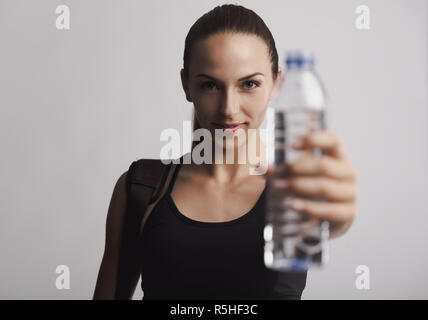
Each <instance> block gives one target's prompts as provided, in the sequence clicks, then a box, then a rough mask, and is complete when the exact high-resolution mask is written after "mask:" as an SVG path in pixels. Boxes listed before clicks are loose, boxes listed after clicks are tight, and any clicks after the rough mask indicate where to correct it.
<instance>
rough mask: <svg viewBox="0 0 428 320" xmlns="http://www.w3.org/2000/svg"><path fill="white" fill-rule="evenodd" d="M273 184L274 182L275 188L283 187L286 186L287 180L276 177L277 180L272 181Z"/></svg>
mask: <svg viewBox="0 0 428 320" xmlns="http://www.w3.org/2000/svg"><path fill="white" fill-rule="evenodd" d="M273 184H274V186H275V187H276V188H279V189H283V188H287V187H288V182H287V181H286V180H280V179H277V180H275V181H274V183H273Z"/></svg>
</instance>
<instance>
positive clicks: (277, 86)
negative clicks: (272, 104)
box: [270, 67, 285, 101]
mask: <svg viewBox="0 0 428 320" xmlns="http://www.w3.org/2000/svg"><path fill="white" fill-rule="evenodd" d="M284 76H285V75H284ZM284 79H285V78H284V77H283V74H282V68H281V67H278V74H277V77H276V79H275V81H274V83H273V88H272V92H271V95H270V100H271V101H273V100H275V99H276V98H278V95H279V94H280V92H281V89H282V85H283V84H284Z"/></svg>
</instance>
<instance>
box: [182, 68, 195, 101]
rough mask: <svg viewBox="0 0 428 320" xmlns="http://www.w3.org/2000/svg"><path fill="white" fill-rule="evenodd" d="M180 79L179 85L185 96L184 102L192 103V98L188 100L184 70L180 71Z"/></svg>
mask: <svg viewBox="0 0 428 320" xmlns="http://www.w3.org/2000/svg"><path fill="white" fill-rule="evenodd" d="M180 77H181V85H182V87H183V90H184V93H185V95H186V100H187V101H189V102H192V98H190V92H189V84H188V81H187V79H186V77H185V76H184V69H181V71H180Z"/></svg>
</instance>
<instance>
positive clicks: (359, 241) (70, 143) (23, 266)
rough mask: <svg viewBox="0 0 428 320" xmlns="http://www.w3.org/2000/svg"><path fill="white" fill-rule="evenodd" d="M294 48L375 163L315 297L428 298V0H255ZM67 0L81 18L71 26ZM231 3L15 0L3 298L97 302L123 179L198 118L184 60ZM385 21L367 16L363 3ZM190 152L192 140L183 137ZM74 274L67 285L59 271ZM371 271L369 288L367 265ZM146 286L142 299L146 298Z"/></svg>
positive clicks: (5, 7) (0, 236)
mask: <svg viewBox="0 0 428 320" xmlns="http://www.w3.org/2000/svg"><path fill="white" fill-rule="evenodd" d="M237 3H239V4H242V5H244V6H247V7H248V8H250V9H253V10H254V11H255V12H257V13H258V14H259V15H260V16H261V17H262V18H263V19H264V21H265V22H266V24H267V25H268V27H269V28H270V29H271V31H272V33H273V35H274V37H275V39H276V43H277V48H278V51H279V54H280V57H281V60H282V59H283V57H284V52H285V50H287V49H293V48H302V47H303V48H312V49H313V50H314V51H315V53H316V57H317V61H318V71H319V72H320V74H321V76H322V78H323V79H324V81H325V83H326V85H327V87H328V90H329V93H330V96H331V101H330V104H329V110H330V111H329V118H328V120H329V125H330V129H331V130H332V131H335V132H336V133H338V134H339V135H340V136H341V137H342V139H343V141H344V143H345V146H346V149H347V150H348V152H349V153H350V155H351V157H352V162H353V165H354V166H355V167H356V169H357V170H358V172H359V174H360V179H359V181H358V188H359V199H358V213H357V217H356V220H355V223H354V225H353V226H352V228H351V229H350V230H349V231H348V232H347V233H346V234H345V235H343V236H342V237H340V238H338V239H334V240H333V241H332V242H331V248H332V250H331V255H332V259H331V262H330V264H329V265H328V267H327V268H325V269H323V270H311V271H310V272H309V274H308V281H307V286H306V289H305V291H304V293H303V296H302V298H303V299H333V298H336V299H383V298H387V299H399V298H403V299H408V298H415V299H426V298H428V277H426V271H427V270H428V258H427V252H428V250H427V249H428V233H427V232H426V229H427V228H426V226H427V223H428V215H427V214H428V210H427V204H426V200H427V195H428V194H427V193H428V191H427V190H428V188H427V187H428V184H427V180H428V173H427V163H428V162H427V155H428V152H427V146H428V143H427V138H428V133H427V120H428V115H427V111H428V108H427V1H424V0H411V1H408V0H394V1H391V0H388V1H387V0H383V1H380V0H376V1H375V0H368V1H367V0H365V1H363V2H362V1H353V0H349V1H343V0H335V1H332V0H331V1H317V0H313V1H308V0H306V1H302V0H298V1H297V0H296V1H283V0H282V1H266V0H265V1H262V2H261V1H239V2H237ZM60 4H66V5H68V6H69V8H70V11H71V30H69V31H59V30H57V29H56V28H55V19H56V14H55V8H56V6H57V5H60ZM219 4H223V2H219V1H183V0H181V1H105V0H102V1H101V0H98V1H95V0H93V1H83V0H80V1H77V0H73V1H71V0H62V1H54V0H52V1H30V0H28V1H17V0H13V1H12V0H10V1H4V0H2V1H0V39H1V44H0V46H1V49H0V112H1V114H0V145H1V157H0V159H1V160H0V161H1V166H0V188H1V189H0V195H1V203H0V212H1V223H0V254H1V263H0V282H1V285H0V298H2V299H91V298H92V294H93V290H94V288H95V283H96V277H97V273H98V268H99V265H100V262H101V258H102V253H103V249H104V240H105V219H106V214H107V208H108V204H109V201H110V197H111V193H112V190H113V187H114V184H115V182H116V180H117V178H118V177H119V176H120V175H121V174H122V173H123V172H124V171H125V170H127V169H128V166H129V164H130V163H131V162H132V161H133V160H136V159H139V158H142V157H159V150H160V148H161V147H162V146H163V145H164V143H165V142H161V141H160V139H159V135H160V133H161V131H162V130H163V129H165V128H177V129H178V130H181V128H182V120H188V119H191V112H192V104H190V103H188V102H186V100H185V97H184V93H183V92H182V89H181V84H180V77H179V71H180V68H181V66H182V56H183V49H184V39H185V36H186V34H187V32H188V30H189V28H190V26H191V25H192V24H193V23H194V22H195V21H196V19H197V18H198V17H200V16H201V15H202V14H203V13H205V12H207V11H209V10H210V9H212V8H213V7H214V6H216V5H219ZM360 4H366V5H368V6H369V8H370V9H371V29H370V30H369V31H361V30H357V29H356V28H355V25H354V23H355V19H356V16H357V15H356V14H355V8H356V7H357V6H358V5H360ZM183 152H188V150H183ZM60 264H65V265H67V266H69V267H70V271H71V289H70V290H57V289H56V287H55V279H56V277H57V275H56V274H55V268H56V266H57V265H60ZM358 265H367V266H368V267H369V268H370V280H371V282H370V284H371V287H370V290H357V289H356V287H355V279H356V278H357V274H356V273H355V268H356V267H357V266H358ZM139 286H140V284H138V288H137V291H136V293H135V295H134V299H141V297H142V294H143V293H142V291H141V289H140V288H139Z"/></svg>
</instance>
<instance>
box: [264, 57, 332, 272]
mask: <svg viewBox="0 0 428 320" xmlns="http://www.w3.org/2000/svg"><path fill="white" fill-rule="evenodd" d="M314 64H315V63H314V57H313V54H312V53H311V52H307V51H289V52H287V56H286V71H285V74H284V75H283V79H282V81H281V82H280V86H281V87H280V88H279V90H280V92H279V95H278V98H277V99H276V100H275V101H274V102H273V103H272V107H273V108H268V113H267V123H268V131H269V132H268V137H269V139H268V148H267V150H268V155H267V157H268V163H269V165H270V166H272V167H273V169H274V171H273V174H272V175H271V176H269V177H268V181H267V201H266V224H265V228H264V240H265V247H264V262H265V265H266V266H267V267H268V268H271V269H274V270H277V271H289V270H290V271H306V270H308V269H309V268H310V267H312V266H317V267H320V266H323V265H325V264H326V263H327V262H328V260H329V243H328V239H329V223H328V221H325V220H320V219H315V218H309V217H308V216H307V215H304V214H303V213H299V212H298V211H295V210H293V209H292V208H291V207H290V206H289V203H290V202H289V196H290V195H287V194H285V199H284V190H278V189H275V188H274V186H273V183H274V180H275V179H276V178H277V177H278V176H279V170H275V168H276V167H277V166H279V165H281V164H284V163H291V162H293V161H294V160H295V159H296V158H297V157H299V156H300V155H301V154H302V153H303V152H304V151H299V150H295V149H293V148H292V147H291V145H292V144H293V143H294V142H296V141H297V140H299V139H300V138H301V137H302V136H305V135H307V134H308V133H309V132H310V131H316V130H323V129H325V128H326V123H325V95H326V94H325V90H324V86H323V84H322V82H321V80H320V77H319V76H318V75H317V73H316V72H315V69H314ZM313 152H314V155H315V156H319V155H321V154H322V152H321V150H313ZM299 197H302V196H299ZM287 198H288V199H287ZM306 198H307V197H306ZM311 200H317V201H323V200H322V199H316V198H311Z"/></svg>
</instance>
